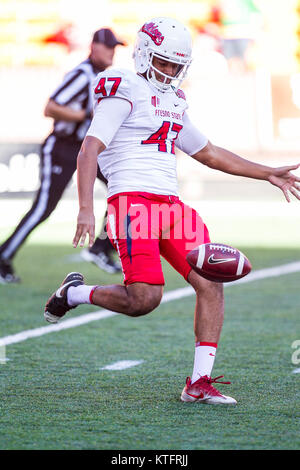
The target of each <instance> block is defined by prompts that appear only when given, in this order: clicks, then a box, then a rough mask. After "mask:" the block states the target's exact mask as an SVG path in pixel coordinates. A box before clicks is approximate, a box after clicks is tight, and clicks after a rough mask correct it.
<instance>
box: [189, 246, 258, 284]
mask: <svg viewBox="0 0 300 470" xmlns="http://www.w3.org/2000/svg"><path fill="white" fill-rule="evenodd" d="M186 260H187V262H188V263H189V265H190V266H191V267H192V268H193V269H194V271H196V272H197V273H198V274H200V276H202V277H205V278H206V279H208V280H210V281H214V282H232V281H236V280H237V279H241V278H242V277H244V276H246V275H247V274H249V273H250V271H251V268H252V266H251V263H250V261H249V260H248V258H247V257H246V256H245V255H244V254H243V253H242V252H241V251H239V250H238V249H237V248H233V247H232V246H229V245H224V244H222V243H205V244H203V245H199V246H198V247H197V248H194V249H193V250H192V251H190V252H189V253H188V254H187V256H186Z"/></svg>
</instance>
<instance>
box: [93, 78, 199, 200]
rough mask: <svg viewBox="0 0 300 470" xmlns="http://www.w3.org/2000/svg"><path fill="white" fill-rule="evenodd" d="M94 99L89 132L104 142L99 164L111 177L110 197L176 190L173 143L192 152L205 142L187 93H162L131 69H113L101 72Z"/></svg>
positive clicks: (167, 193)
mask: <svg viewBox="0 0 300 470" xmlns="http://www.w3.org/2000/svg"><path fill="white" fill-rule="evenodd" d="M94 98H95V116H94V119H93V121H92V124H91V127H90V129H89V130H88V132H87V135H92V136H94V137H97V138H99V139H100V140H101V141H102V142H103V143H105V145H106V149H105V150H104V151H103V152H101V154H100V155H99V157H98V163H99V167H100V170H101V172H102V174H103V175H104V176H105V178H106V179H107V180H108V197H110V196H112V195H114V194H117V193H122V192H132V191H139V192H148V193H154V194H164V195H177V173H176V156H175V147H176V146H177V147H179V148H180V149H181V150H183V151H185V152H186V153H189V154H190V155H192V154H194V153H196V152H197V151H199V150H201V149H202V148H203V147H204V146H205V145H206V144H207V138H206V137H205V136H203V134H201V133H200V132H199V131H198V130H197V129H196V128H194V126H192V125H191V123H190V121H189V120H188V118H187V116H186V115H185V111H186V109H187V107H188V106H187V103H186V100H185V97H184V94H183V92H182V91H181V90H178V91H177V92H176V93H175V92H172V93H163V92H160V91H159V90H157V89H156V88H155V87H154V86H153V85H152V84H151V83H149V82H148V81H147V80H146V79H145V78H144V77H142V76H140V75H138V74H136V73H134V72H132V71H130V70H125V69H110V70H106V71H104V72H101V73H100V74H99V75H98V77H97V79H96V81H95V87H94ZM105 98H119V99H114V100H111V99H109V100H104V99H105ZM124 100H126V102H127V104H124ZM104 101H105V106H104ZM102 103H103V105H102V108H103V109H102V108H101V104H102ZM108 105H110V107H111V108H114V109H113V110H112V113H110V112H109V109H110V108H108ZM118 106H120V112H119V115H118ZM121 107H122V110H121ZM105 109H106V110H107V111H106V113H105ZM102 111H103V112H102ZM124 112H125V114H124ZM113 116H115V119H113ZM120 116H121V122H118V120H120ZM122 116H124V117H122ZM114 121H116V122H115V127H116V128H114Z"/></svg>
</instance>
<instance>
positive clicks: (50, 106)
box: [44, 99, 86, 122]
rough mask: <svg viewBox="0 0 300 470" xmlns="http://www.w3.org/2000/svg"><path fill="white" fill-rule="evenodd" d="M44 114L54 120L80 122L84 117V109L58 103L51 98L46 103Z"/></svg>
mask: <svg viewBox="0 0 300 470" xmlns="http://www.w3.org/2000/svg"><path fill="white" fill-rule="evenodd" d="M44 114H45V116H46V117H51V118H53V119H55V120H56V121H68V122H81V121H84V119H85V118H86V110H85V109H72V108H71V107H70V106H65V105H61V104H58V103H56V102H55V101H54V100H52V99H50V100H49V101H48V103H47V104H46V107H45V110H44Z"/></svg>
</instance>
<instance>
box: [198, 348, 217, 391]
mask: <svg viewBox="0 0 300 470" xmlns="http://www.w3.org/2000/svg"><path fill="white" fill-rule="evenodd" d="M217 347H218V345H217V343H208V342H206V341H201V342H200V341H199V342H198V343H196V347H195V358H194V370H193V375H192V383H194V382H196V380H198V379H199V378H200V377H202V376H203V375H208V376H210V375H211V371H212V369H213V366H214V362H215V355H216V352H217Z"/></svg>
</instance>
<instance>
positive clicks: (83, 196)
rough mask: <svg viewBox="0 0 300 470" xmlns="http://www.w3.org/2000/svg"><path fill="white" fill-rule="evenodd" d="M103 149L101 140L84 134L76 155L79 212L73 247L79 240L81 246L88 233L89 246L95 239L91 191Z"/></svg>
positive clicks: (92, 190)
mask: <svg viewBox="0 0 300 470" xmlns="http://www.w3.org/2000/svg"><path fill="white" fill-rule="evenodd" d="M104 149H105V145H104V144H103V142H101V140H99V139H97V138H96V137H92V136H86V137H85V139H84V141H83V143H82V146H81V149H80V152H79V154H78V157H77V184H78V198H79V213H78V217H77V228H76V233H75V237H74V239H73V246H74V248H76V247H77V245H78V243H79V242H80V246H83V245H84V243H85V239H86V236H87V235H89V246H92V245H93V243H94V240H95V217H94V198H93V192H94V183H95V179H96V175H97V157H98V155H99V153H101V152H102V151H103V150H104Z"/></svg>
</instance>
